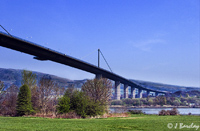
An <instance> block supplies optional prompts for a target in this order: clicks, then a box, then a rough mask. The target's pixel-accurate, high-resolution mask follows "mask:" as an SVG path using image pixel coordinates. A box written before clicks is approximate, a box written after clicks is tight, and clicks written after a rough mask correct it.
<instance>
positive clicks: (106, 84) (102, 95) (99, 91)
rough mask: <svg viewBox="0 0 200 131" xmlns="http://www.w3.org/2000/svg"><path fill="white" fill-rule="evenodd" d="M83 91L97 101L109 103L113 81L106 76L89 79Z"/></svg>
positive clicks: (102, 103)
mask: <svg viewBox="0 0 200 131" xmlns="http://www.w3.org/2000/svg"><path fill="white" fill-rule="evenodd" d="M82 91H83V92H84V93H85V94H86V95H87V96H89V98H90V99H92V100H94V101H95V102H99V103H100V104H101V105H104V106H105V105H107V104H108V103H109V100H110V99H111V95H112V83H111V81H110V80H108V79H106V78H102V79H100V80H98V79H93V80H88V81H87V82H86V83H85V84H83V86H82Z"/></svg>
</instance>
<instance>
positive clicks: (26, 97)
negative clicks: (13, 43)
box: [0, 70, 112, 118]
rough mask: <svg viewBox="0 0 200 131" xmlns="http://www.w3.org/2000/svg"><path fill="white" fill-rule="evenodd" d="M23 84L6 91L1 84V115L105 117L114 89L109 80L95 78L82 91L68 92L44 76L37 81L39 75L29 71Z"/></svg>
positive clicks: (70, 90)
mask: <svg viewBox="0 0 200 131" xmlns="http://www.w3.org/2000/svg"><path fill="white" fill-rule="evenodd" d="M37 83H38V84H37ZM21 85H22V86H21V87H20V88H18V87H17V86H15V85H12V86H10V87H9V88H7V89H6V90H4V84H3V82H1V81H0V115H4V116H23V115H33V116H43V117H48V116H51V117H65V118H85V117H90V116H97V115H102V114H104V113H105V112H107V109H108V104H109V102H110V98H111V89H112V84H111V82H110V81H109V80H108V79H100V80H97V79H94V80H88V81H87V82H86V83H85V84H84V85H83V87H82V89H81V90H77V89H74V88H68V89H67V90H66V89H65V88H62V87H59V85H58V84H57V83H55V82H54V81H52V80H51V79H50V78H48V77H45V76H44V77H42V78H41V79H40V80H39V82H37V81H36V75H35V74H33V73H32V72H31V71H26V70H24V71H23V72H22V81H21Z"/></svg>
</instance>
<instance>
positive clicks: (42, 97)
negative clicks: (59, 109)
mask: <svg viewBox="0 0 200 131" xmlns="http://www.w3.org/2000/svg"><path fill="white" fill-rule="evenodd" d="M38 92H39V104H40V107H41V112H42V113H43V115H45V114H47V113H48V112H55V110H56V105H57V99H58V97H59V95H60V94H61V93H62V92H64V89H63V88H60V87H59V86H58V85H57V84H56V83H55V82H54V81H53V80H52V79H51V78H49V77H46V76H43V77H42V78H41V79H40V81H39V87H38Z"/></svg>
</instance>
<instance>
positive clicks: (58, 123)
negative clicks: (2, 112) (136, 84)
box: [0, 115, 200, 131]
mask: <svg viewBox="0 0 200 131" xmlns="http://www.w3.org/2000/svg"><path fill="white" fill-rule="evenodd" d="M168 123H172V124H173V125H175V124H176V123H178V124H179V123H183V124H184V125H191V124H192V123H193V124H194V125H197V126H200V116H156V115H132V116H131V117H128V118H106V119H49V118H33V117H0V130H1V131H4V130H5V131H9V130H15V131H17V130H18V131H23V130H24V131H25V130H29V131H36V130H37V131H40V130H45V131H61V130H63V131H64V130H65V131H70V130H77V131H79V130H86V131H106V130H107V131H110V130H113V131H124V130H132V131H168V130H177V131H179V130H180V129H179V127H178V128H177V129H175V128H172V129H169V128H168V127H167V124H168ZM182 130H188V131H192V130H193V131H195V130H196V129H194V128H193V129H191V128H190V129H186V128H184V129H181V131H182ZM198 130H200V128H199V129H198Z"/></svg>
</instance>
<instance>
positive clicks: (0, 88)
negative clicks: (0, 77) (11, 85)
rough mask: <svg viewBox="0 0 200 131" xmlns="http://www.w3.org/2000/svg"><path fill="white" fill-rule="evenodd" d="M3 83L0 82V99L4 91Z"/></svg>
mask: <svg viewBox="0 0 200 131" xmlns="http://www.w3.org/2000/svg"><path fill="white" fill-rule="evenodd" d="M4 87H5V86H4V83H3V82H2V81H0V97H1V95H2V94H3V92H4V91H3V90H4Z"/></svg>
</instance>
